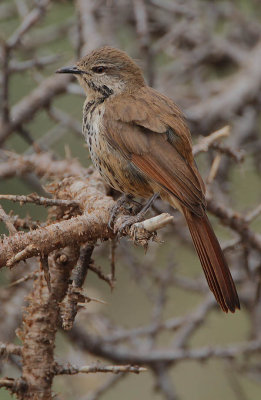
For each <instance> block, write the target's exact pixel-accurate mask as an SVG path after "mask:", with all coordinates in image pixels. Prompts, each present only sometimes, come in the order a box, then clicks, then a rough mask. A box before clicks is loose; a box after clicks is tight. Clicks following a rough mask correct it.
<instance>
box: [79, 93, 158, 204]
mask: <svg viewBox="0 0 261 400" xmlns="http://www.w3.org/2000/svg"><path fill="white" fill-rule="evenodd" d="M104 111H105V104H104V102H100V101H95V100H88V101H87V100H86V102H85V104H84V107H83V135H84V137H85V140H86V142H87V144H88V147H89V151H90V156H91V159H92V162H93V164H94V166H95V168H96V169H97V170H98V171H99V173H100V174H101V176H102V177H103V178H104V180H105V181H106V182H107V183H108V184H109V185H110V186H112V187H113V188H114V189H115V190H118V191H119V192H122V193H126V185H125V184H124V183H125V181H126V180H127V182H130V184H129V194H131V195H133V196H141V197H148V193H150V192H151V193H152V190H151V189H150V188H148V183H147V182H146V178H145V177H144V176H143V174H142V173H141V172H140V171H139V170H138V169H137V168H136V167H135V166H134V165H133V164H132V162H131V161H129V160H127V159H126V158H124V157H123V156H122V155H121V154H120V153H119V152H118V151H115V149H114V148H112V147H111V145H110V144H109V143H108V141H107V139H106V136H105V135H104V134H103V129H104V128H103V115H104ZM141 182H142V183H143V182H144V186H143V187H144V193H141V187H142V185H141ZM124 188H125V189H124Z"/></svg>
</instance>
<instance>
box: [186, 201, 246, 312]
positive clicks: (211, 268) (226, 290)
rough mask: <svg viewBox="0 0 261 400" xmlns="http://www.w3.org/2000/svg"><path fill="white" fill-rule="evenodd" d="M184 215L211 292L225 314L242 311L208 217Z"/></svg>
mask: <svg viewBox="0 0 261 400" xmlns="http://www.w3.org/2000/svg"><path fill="white" fill-rule="evenodd" d="M183 213H184V215H185V218H186V220H187V224H188V227H189V230H190V233H191V237H192V239H193V243H194V246H195V248H196V251H197V253H198V256H199V259H200V262H201V265H202V268H203V270H204V273H205V276H206V279H207V282H208V285H209V287H210V289H211V291H212V292H213V293H214V296H215V298H216V300H217V302H218V303H219V305H220V307H221V308H222V310H223V311H224V312H228V310H230V311H231V312H235V310H236V308H238V309H240V303H239V299H238V295H237V291H236V287H235V284H234V282H233V278H232V276H231V274H230V271H229V268H228V265H227V262H226V260H225V257H224V254H223V252H222V250H221V247H220V245H219V242H218V240H217V238H216V235H215V233H214V231H213V229H212V226H211V224H210V222H209V219H208V217H207V215H206V214H205V213H204V215H203V216H200V217H199V216H197V215H195V214H192V213H191V212H190V211H188V210H187V209H183Z"/></svg>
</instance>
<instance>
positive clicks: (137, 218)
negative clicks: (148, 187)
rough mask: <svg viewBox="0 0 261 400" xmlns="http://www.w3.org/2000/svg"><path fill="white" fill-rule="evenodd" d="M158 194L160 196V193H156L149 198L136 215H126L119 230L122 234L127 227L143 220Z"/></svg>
mask: <svg viewBox="0 0 261 400" xmlns="http://www.w3.org/2000/svg"><path fill="white" fill-rule="evenodd" d="M158 196H159V193H154V195H153V196H151V197H150V198H149V200H148V201H147V203H146V204H145V205H144V207H143V208H142V209H141V210H140V211H139V212H138V214H136V215H134V216H132V215H130V216H129V215H126V217H124V222H123V223H122V225H121V226H120V229H119V230H118V233H119V234H122V233H123V232H124V230H125V229H126V228H127V227H129V226H131V225H133V224H135V223H136V222H140V221H142V220H143V219H144V216H145V214H146V212H147V211H148V209H149V208H150V206H151V205H152V204H153V202H154V201H155V200H156V198H157V197H158Z"/></svg>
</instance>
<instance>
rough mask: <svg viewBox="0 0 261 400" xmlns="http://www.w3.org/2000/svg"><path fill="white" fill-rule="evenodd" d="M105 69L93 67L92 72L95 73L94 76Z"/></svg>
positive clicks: (100, 66)
mask: <svg viewBox="0 0 261 400" xmlns="http://www.w3.org/2000/svg"><path fill="white" fill-rule="evenodd" d="M105 69H106V68H105V67H103V66H102V65H99V66H98V67H93V68H92V71H93V72H95V73H96V74H102V73H103V72H104V71H105Z"/></svg>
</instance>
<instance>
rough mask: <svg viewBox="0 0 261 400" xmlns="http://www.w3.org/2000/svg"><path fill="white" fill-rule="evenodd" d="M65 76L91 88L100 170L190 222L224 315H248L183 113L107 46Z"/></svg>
mask: <svg viewBox="0 0 261 400" xmlns="http://www.w3.org/2000/svg"><path fill="white" fill-rule="evenodd" d="M56 72H57V73H69V74H73V75H75V77H76V78H77V79H78V81H79V84H80V85H81V86H82V87H83V89H84V91H85V94H86V100H85V102H84V105H83V135H84V137H85V140H86V142H87V144H88V147H89V151H90V156H91V159H92V162H93V164H94V166H95V167H96V168H97V170H98V171H99V172H100V174H101V176H102V177H103V178H104V179H105V181H106V182H107V183H108V184H109V185H110V186H111V187H113V188H114V189H115V190H116V191H119V192H121V193H123V194H125V195H129V196H133V197H140V198H144V199H147V198H151V196H152V197H153V196H154V197H155V196H157V195H159V196H160V197H161V199H162V200H163V201H166V202H168V203H169V204H170V205H171V206H172V207H173V208H176V209H178V210H179V211H180V212H181V213H182V214H183V215H184V217H185V220H186V222H187V225H188V228H189V231H190V234H191V237H192V241H193V243H194V247H195V249H196V252H197V254H198V257H199V260H200V262H201V265H202V268H203V271H204V274H205V277H206V280H207V283H208V285H209V288H210V290H211V291H212V292H213V294H214V296H215V298H216V301H217V303H218V304H219V305H220V307H221V309H222V310H223V311H224V312H226V313H227V312H228V311H231V312H232V313H234V312H235V310H236V309H240V302H239V298H238V294H237V290H236V287H235V284H234V281H233V278H232V276H231V273H230V270H229V267H228V264H227V262H226V260H225V257H224V254H223V252H222V250H221V247H220V244H219V242H218V239H217V237H216V235H215V233H214V231H213V228H212V226H211V223H210V221H209V219H208V217H207V214H206V200H205V185H204V182H203V180H202V178H201V175H200V173H199V171H198V168H197V165H196V163H195V160H194V158H193V154H192V140H191V134H190V131H189V128H188V126H187V123H186V121H185V118H184V116H183V113H182V112H181V110H180V109H179V107H178V106H177V105H176V104H175V103H174V102H173V101H172V100H171V99H170V98H168V97H167V96H165V95H163V94H161V93H160V92H158V91H156V90H155V89H153V88H151V87H149V86H147V84H146V82H145V79H144V76H143V73H142V70H141V68H140V67H139V66H138V64H137V63H136V62H135V61H134V60H133V59H132V58H131V57H129V56H128V54H127V53H125V52H124V51H122V50H119V49H116V48H114V47H110V46H104V47H101V48H98V49H95V50H93V51H91V52H90V53H89V54H87V55H86V56H84V57H82V58H81V59H80V60H79V61H78V62H77V63H76V64H75V65H74V66H70V67H64V68H60V69H59V70H58V71H56Z"/></svg>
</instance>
